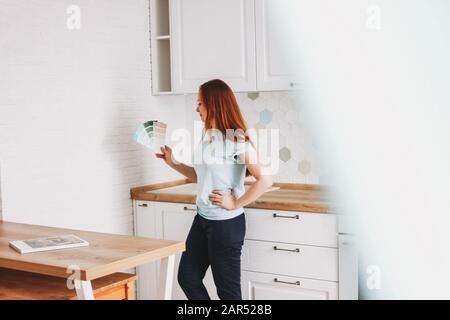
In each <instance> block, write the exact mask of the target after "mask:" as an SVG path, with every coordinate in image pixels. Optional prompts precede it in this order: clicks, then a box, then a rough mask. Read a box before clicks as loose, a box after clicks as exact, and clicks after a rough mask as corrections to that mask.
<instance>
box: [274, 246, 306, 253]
mask: <svg viewBox="0 0 450 320" xmlns="http://www.w3.org/2000/svg"><path fill="white" fill-rule="evenodd" d="M273 250H279V251H289V252H297V253H299V252H300V249H299V248H295V249H281V248H278V247H277V246H273Z"/></svg>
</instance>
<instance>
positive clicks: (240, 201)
mask: <svg viewBox="0 0 450 320" xmlns="http://www.w3.org/2000/svg"><path fill="white" fill-rule="evenodd" d="M197 103H198V106H197V109H196V111H197V112H198V113H199V114H200V118H201V120H202V121H203V122H204V131H203V137H202V140H201V141H200V144H199V145H198V146H197V148H196V151H195V153H194V161H193V163H194V167H190V166H187V165H185V164H182V163H179V162H177V161H175V160H174V159H173V158H172V150H171V148H169V147H167V146H165V147H164V148H161V152H162V153H158V154H156V156H157V157H159V158H162V159H164V161H165V162H166V163H167V164H168V165H169V166H170V167H172V168H173V169H175V170H176V171H178V172H180V173H181V174H183V175H184V176H186V177H187V178H188V179H189V180H190V181H193V182H197V188H198V190H197V199H196V205H197V215H196V216H195V218H194V221H193V223H192V226H191V229H190V231H189V235H188V237H187V239H186V251H185V252H183V254H182V256H181V260H180V265H179V269H178V283H179V284H180V286H181V288H182V289H183V291H184V293H185V294H186V296H187V297H188V299H196V300H200V299H202V300H206V299H210V297H209V295H208V292H207V290H206V288H205V286H204V285H203V282H202V281H203V278H204V276H205V273H206V270H207V269H208V267H209V266H210V265H211V270H212V274H213V278H214V283H215V285H216V288H217V294H218V296H219V298H220V299H223V300H241V299H242V296H241V279H240V278H241V249H242V245H243V243H244V236H245V230H246V226H245V215H244V209H243V207H244V206H246V205H247V204H249V203H251V202H253V201H255V200H256V199H257V198H258V197H259V196H260V195H261V194H263V193H264V191H265V190H266V189H267V188H269V187H270V186H271V185H272V178H271V177H270V176H268V175H263V174H262V168H261V166H260V165H259V163H258V161H257V152H256V150H255V149H254V148H253V144H252V142H251V140H250V139H249V137H248V134H247V128H246V125H245V123H244V119H243V117H242V114H241V112H240V110H239V106H238V104H237V101H236V98H235V96H234V94H233V92H232V90H231V89H230V87H229V86H228V85H227V84H226V83H225V82H223V81H221V80H218V79H215V80H211V81H208V82H206V83H204V84H202V85H201V86H200V88H199V92H198V95H197ZM236 133H237V134H236ZM246 175H252V176H253V177H255V179H256V182H254V183H253V184H252V185H251V187H250V188H248V190H247V191H245V188H244V178H245V176H246Z"/></svg>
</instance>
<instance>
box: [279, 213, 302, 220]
mask: <svg viewBox="0 0 450 320" xmlns="http://www.w3.org/2000/svg"><path fill="white" fill-rule="evenodd" d="M273 217H274V218H287V219H300V216H299V215H298V214H296V215H295V216H283V215H281V214H276V213H274V214H273Z"/></svg>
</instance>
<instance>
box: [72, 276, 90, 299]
mask: <svg viewBox="0 0 450 320" xmlns="http://www.w3.org/2000/svg"><path fill="white" fill-rule="evenodd" d="M74 282H75V290H76V291H77V296H78V300H94V291H93V290H92V284H91V281H89V280H74Z"/></svg>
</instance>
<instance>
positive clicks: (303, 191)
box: [131, 179, 333, 213]
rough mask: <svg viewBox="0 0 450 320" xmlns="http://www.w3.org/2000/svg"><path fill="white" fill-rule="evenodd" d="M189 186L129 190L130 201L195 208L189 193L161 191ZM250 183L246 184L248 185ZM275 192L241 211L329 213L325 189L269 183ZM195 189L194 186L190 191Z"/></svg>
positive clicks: (162, 185) (159, 185) (178, 182)
mask: <svg viewBox="0 0 450 320" xmlns="http://www.w3.org/2000/svg"><path fill="white" fill-rule="evenodd" d="M188 183H190V182H189V180H188V179H180V180H174V181H169V182H163V183H157V184H152V185H147V186H142V187H136V188H132V189H131V198H132V199H134V200H148V201H162V202H178V203H190V204H195V200H196V195H195V194H194V193H193V192H189V193H187V192H186V193H185V194H183V193H180V192H173V193H170V192H169V191H168V190H165V191H164V192H163V189H166V188H172V187H175V186H183V185H185V184H188ZM251 183H252V182H246V183H245V184H246V185H251ZM273 186H274V187H279V189H278V190H274V191H270V192H266V193H264V194H263V195H262V196H261V197H259V198H258V199H257V200H256V201H254V202H252V203H250V204H249V205H247V206H245V208H259V209H271V210H286V211H302V212H312V213H332V211H333V210H332V207H331V205H330V202H331V201H330V199H329V196H328V195H327V190H326V188H325V187H322V186H319V185H315V184H298V183H277V182H275V183H273ZM193 188H194V189H195V186H194V187H193Z"/></svg>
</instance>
